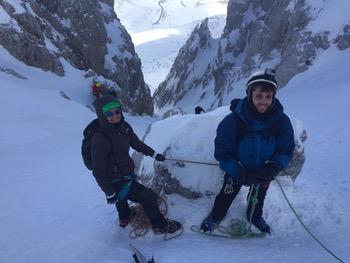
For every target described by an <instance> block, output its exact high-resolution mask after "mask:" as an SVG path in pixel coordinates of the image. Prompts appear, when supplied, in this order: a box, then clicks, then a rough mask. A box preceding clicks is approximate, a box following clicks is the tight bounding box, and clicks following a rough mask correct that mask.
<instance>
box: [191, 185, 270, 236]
mask: <svg viewBox="0 0 350 263" xmlns="http://www.w3.org/2000/svg"><path fill="white" fill-rule="evenodd" d="M254 187H255V189H256V190H255V193H254V195H253V192H254ZM259 187H260V186H259V185H253V186H252V189H251V191H250V192H249V195H248V205H249V203H250V202H252V207H251V210H250V216H249V224H248V223H247V222H245V221H243V220H240V219H231V221H230V224H229V226H228V227H224V226H222V225H219V224H217V225H216V226H215V231H216V233H215V232H214V233H213V232H211V233H208V232H203V231H201V230H200V228H199V227H198V226H196V225H193V226H191V230H192V231H193V232H196V233H201V234H203V235H206V236H214V237H223V238H231V239H240V238H256V237H264V236H265V235H266V234H265V233H255V232H253V231H252V224H251V222H252V218H253V214H254V210H255V205H256V204H257V203H258V193H259ZM247 209H248V207H247Z"/></svg>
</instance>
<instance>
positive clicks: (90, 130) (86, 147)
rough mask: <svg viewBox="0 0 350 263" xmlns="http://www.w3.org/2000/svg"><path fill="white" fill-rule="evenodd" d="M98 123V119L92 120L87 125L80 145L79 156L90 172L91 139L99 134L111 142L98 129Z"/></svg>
mask: <svg viewBox="0 0 350 263" xmlns="http://www.w3.org/2000/svg"><path fill="white" fill-rule="evenodd" d="M100 127H101V126H100V122H99V120H98V119H94V120H93V121H92V122H90V123H89V125H88V126H86V128H85V129H84V132H83V135H84V138H83V141H82V144H81V155H82V157H83V161H84V164H85V166H86V168H88V169H89V170H92V159H91V139H92V137H93V136H94V135H95V134H96V133H97V132H99V133H101V134H102V135H103V136H105V137H106V138H108V139H109V140H111V139H110V138H109V137H108V136H107V135H106V134H104V132H103V131H102V130H101V129H100Z"/></svg>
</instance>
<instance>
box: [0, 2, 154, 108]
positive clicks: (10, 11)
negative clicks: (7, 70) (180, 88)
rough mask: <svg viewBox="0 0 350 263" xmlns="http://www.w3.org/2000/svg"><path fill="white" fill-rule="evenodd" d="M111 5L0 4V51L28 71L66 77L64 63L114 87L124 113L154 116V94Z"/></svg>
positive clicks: (99, 3) (102, 3) (128, 37)
mask: <svg viewBox="0 0 350 263" xmlns="http://www.w3.org/2000/svg"><path fill="white" fill-rule="evenodd" d="M113 5H114V1H112V0H100V1H96V0H85V1H73V0H26V1H22V2H20V3H19V1H11V0H0V13H1V17H2V18H1V21H0V45H2V46H3V47H4V48H5V49H7V50H8V52H9V53H10V54H11V55H13V56H14V57H16V58H17V59H18V60H20V61H22V62H24V63H25V64H27V65H29V66H34V67H38V68H41V69H43V70H45V71H51V72H53V73H55V74H57V75H59V76H63V75H64V74H65V71H64V67H63V65H62V59H64V60H66V61H68V62H69V63H70V64H71V65H73V66H74V67H75V68H77V69H80V70H86V71H88V70H90V71H93V72H94V74H95V75H96V76H99V75H100V76H103V77H104V78H105V79H107V80H111V81H113V82H115V83H116V85H117V86H118V87H119V88H120V89H118V91H117V92H118V97H119V98H120V99H121V101H122V102H123V104H124V105H125V107H126V109H129V110H130V111H132V112H135V113H137V114H142V113H146V114H150V115H151V114H153V103H152V98H151V96H150V90H149V88H148V86H147V85H146V84H145V82H144V79H143V74H142V71H141V62H140V59H139V58H138V56H137V55H136V53H135V49H134V45H133V43H132V42H131V38H130V36H129V34H128V33H127V32H126V30H125V28H124V27H123V26H122V25H121V24H120V22H119V19H118V18H117V16H116V14H115V13H114V9H113Z"/></svg>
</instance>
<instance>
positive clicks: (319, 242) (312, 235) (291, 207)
mask: <svg viewBox="0 0 350 263" xmlns="http://www.w3.org/2000/svg"><path fill="white" fill-rule="evenodd" d="M275 180H276V182H277V184H278V186H279V188H280V189H281V191H282V194H283V197H284V199H286V201H287V203H288V205H289V207H290V209H291V210H292V212H293V213H294V215H295V216H296V217H297V219H298V220H299V222H300V224H301V225H302V226H303V227H304V229H305V230H306V232H308V233H309V235H310V236H311V237H312V238H313V239H314V240H315V241H316V242H317V243H318V244H319V245H320V246H321V247H323V248H324V249H325V250H326V251H327V252H328V253H329V254H331V255H332V256H333V257H334V258H335V259H337V260H338V261H339V262H342V263H344V261H342V260H341V259H340V258H338V257H337V256H336V255H335V254H334V253H333V252H332V251H330V250H329V249H328V248H327V247H326V246H325V245H323V244H322V243H321V241H320V240H318V239H317V237H316V236H315V235H314V234H313V233H312V232H311V231H310V230H309V229H308V228H307V226H306V225H305V224H304V222H303V221H302V220H301V218H300V216H299V215H298V214H297V212H296V211H295V209H294V207H293V206H292V204H291V203H290V201H289V200H288V198H287V195H286V193H285V192H284V190H283V188H282V185H281V183H280V181H279V180H278V179H277V178H275Z"/></svg>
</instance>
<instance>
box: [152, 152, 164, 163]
mask: <svg viewBox="0 0 350 263" xmlns="http://www.w3.org/2000/svg"><path fill="white" fill-rule="evenodd" d="M154 159H156V160H157V161H158V162H164V161H165V157H164V155H163V154H160V153H157V154H156V156H155V157H154Z"/></svg>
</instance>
